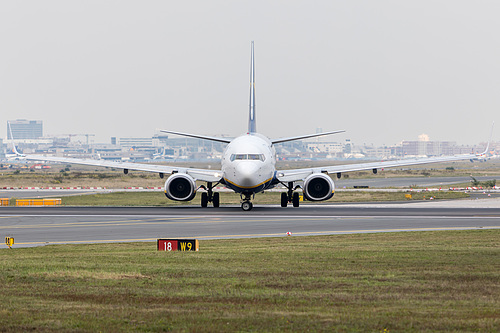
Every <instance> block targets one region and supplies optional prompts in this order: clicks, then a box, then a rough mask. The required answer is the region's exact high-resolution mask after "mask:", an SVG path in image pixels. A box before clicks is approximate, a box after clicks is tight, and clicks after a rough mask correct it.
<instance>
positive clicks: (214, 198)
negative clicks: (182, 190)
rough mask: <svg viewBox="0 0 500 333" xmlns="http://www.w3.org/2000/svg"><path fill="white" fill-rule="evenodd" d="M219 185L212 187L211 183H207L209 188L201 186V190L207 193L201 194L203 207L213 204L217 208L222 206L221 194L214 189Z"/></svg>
mask: <svg viewBox="0 0 500 333" xmlns="http://www.w3.org/2000/svg"><path fill="white" fill-rule="evenodd" d="M218 184H219V183H217V184H215V185H212V183H211V182H207V186H206V187H205V186H204V185H201V186H200V188H203V189H205V190H206V191H207V192H202V193H201V207H204V208H205V207H208V203H209V202H211V203H212V204H213V205H214V207H215V208H217V207H219V206H220V196H219V192H214V191H213V188H214V187H215V186H217V185H218Z"/></svg>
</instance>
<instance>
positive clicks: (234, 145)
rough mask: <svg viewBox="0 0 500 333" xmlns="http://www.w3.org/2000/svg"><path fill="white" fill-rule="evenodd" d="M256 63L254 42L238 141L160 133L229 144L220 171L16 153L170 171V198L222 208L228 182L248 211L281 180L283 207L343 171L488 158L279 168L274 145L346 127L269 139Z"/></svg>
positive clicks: (313, 196) (320, 189) (320, 190)
mask: <svg viewBox="0 0 500 333" xmlns="http://www.w3.org/2000/svg"><path fill="white" fill-rule="evenodd" d="M254 62H255V61H254V42H253V41H252V43H251V55H250V105H249V116H248V131H247V133H245V134H243V135H240V136H238V137H236V138H234V139H229V138H221V137H212V136H206V135H197V134H190V133H183V132H177V131H170V130H162V132H165V133H169V134H175V135H181V136H187V137H192V138H198V139H204V140H211V141H217V142H222V143H225V144H227V146H226V148H225V149H224V152H223V154H222V160H221V169H220V170H213V169H196V168H186V167H179V166H167V165H154V164H144V163H133V162H116V161H102V160H91V159H77V158H65V157H47V156H43V155H22V154H19V153H18V152H17V150H16V149H15V147H14V151H15V152H16V153H17V154H18V156H22V157H24V158H26V159H29V160H43V161H52V162H60V163H75V164H82V165H92V166H101V167H110V168H117V169H123V172H124V173H125V174H127V173H128V172H129V170H138V171H146V172H155V173H158V174H159V176H160V178H164V176H165V174H170V176H169V177H168V178H167V179H166V181H165V185H164V192H165V195H166V197H167V198H169V199H171V200H176V201H190V200H192V199H193V198H194V197H195V195H196V193H197V191H198V189H204V190H205V191H203V192H202V193H201V206H202V207H207V206H208V203H212V205H213V206H214V207H219V206H220V195H219V193H218V192H216V191H214V188H215V187H216V186H218V185H219V184H220V185H224V186H225V187H227V188H229V189H231V190H233V191H234V192H236V193H239V194H240V197H241V208H242V209H243V210H244V211H250V210H251V209H252V207H253V204H252V199H253V198H254V197H255V194H257V193H260V192H263V191H265V190H268V189H271V188H273V187H275V186H277V185H279V184H281V185H283V186H284V187H285V188H286V191H285V192H282V193H281V206H282V207H287V205H288V204H292V206H293V207H299V203H300V198H299V195H300V194H299V192H300V190H302V192H303V198H304V199H305V200H308V201H324V200H328V199H330V198H331V197H332V196H333V195H334V192H335V183H334V181H333V180H332V178H331V177H330V176H329V175H336V177H337V178H340V177H341V175H342V173H345V172H352V171H360V170H372V171H373V173H374V174H376V173H377V170H378V169H382V168H390V167H400V166H409V165H418V164H429V163H439V162H449V161H459V160H471V161H472V160H473V159H476V158H478V157H481V156H484V155H485V154H486V152H487V151H488V147H489V143H488V147H486V150H485V151H484V152H483V153H481V154H467V155H455V156H443V157H430V158H421V159H405V160H395V161H384V162H371V163H359V164H347V165H336V166H324V167H311V168H299V169H290V170H277V169H276V151H275V147H274V146H275V145H276V144H279V143H283V142H288V141H294V140H301V139H307V138H313V137H318V136H324V135H332V134H337V133H342V132H345V131H344V130H336V131H330V132H323V133H315V134H309V135H299V136H293V137H287V138H279V139H269V138H268V137H266V136H264V135H262V134H260V133H258V132H257V122H256V112H255V63H254ZM197 181H201V182H204V183H206V185H201V186H200V187H198V186H197V184H196V182H197ZM298 182H301V184H302V185H298V184H297V183H298Z"/></svg>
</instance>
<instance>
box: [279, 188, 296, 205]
mask: <svg viewBox="0 0 500 333" xmlns="http://www.w3.org/2000/svg"><path fill="white" fill-rule="evenodd" d="M283 185H285V184H283ZM285 186H286V188H287V189H288V191H287V192H282V193H281V207H286V206H288V203H292V205H293V207H299V204H300V197H299V192H296V190H297V189H299V188H300V186H299V185H297V186H295V188H294V187H293V182H289V183H288V185H285Z"/></svg>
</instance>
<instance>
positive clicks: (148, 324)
mask: <svg viewBox="0 0 500 333" xmlns="http://www.w3.org/2000/svg"><path fill="white" fill-rule="evenodd" d="M499 239H500V230H478V231H439V232H408V233H384V234H382V233H381V234H354V235H337V236H318V237H283V238H262V239H233V240H210V241H202V242H201V244H200V252H191V253H189V252H170V253H169V252H157V251H155V244H154V243H129V244H95V245H55V246H46V247H38V248H24V249H11V250H9V249H2V250H0V265H1V267H2V269H1V273H0V294H1V295H2V301H1V302H0V331H1V332H25V331H39V332H55V331H57V332H87V331H91V332H99V331H103V332H124V331H125V332H126V331H139V332H183V331H186V332H276V331H297V332H304V331H312V332H317V331H325V332H326V331H338V332H408V331H410V332H412V331H413V332H436V331H447V332H453V331H455V332H456V331H461V332H466V331H469V332H478V331H484V332H498V331H500V284H499V281H500V266H499V263H500V241H499Z"/></svg>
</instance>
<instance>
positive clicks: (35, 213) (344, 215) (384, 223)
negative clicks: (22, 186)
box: [0, 199, 500, 248]
mask: <svg viewBox="0 0 500 333" xmlns="http://www.w3.org/2000/svg"><path fill="white" fill-rule="evenodd" d="M483 201H484V203H485V204H482V202H483ZM435 203H436V204H437V205H436V204H434V203H428V204H427V203H425V204H424V205H416V204H411V203H393V204H371V203H370V204H347V205H345V204H323V205H303V206H301V207H299V208H293V207H288V208H281V207H278V206H270V205H266V206H256V207H254V209H253V210H252V211H250V212H243V211H242V210H241V208H240V207H239V206H223V207H221V208H218V209H215V208H205V209H203V208H200V207H197V206H188V207H186V206H178V207H168V208H167V207H39V208H38V207H0V236H2V237H6V236H10V237H14V239H15V244H14V248H18V247H30V246H41V245H48V244H80V243H103V242H137V241H156V239H157V238H197V239H200V240H204V239H216V238H244V237H286V233H287V232H291V233H292V235H293V236H305V235H327V234H344V233H372V232H401V231H419V230H461V229H483V228H500V200H499V199H483V200H467V201H461V202H458V204H456V203H455V204H454V205H453V204H451V205H448V206H447V205H446V203H445V204H444V206H443V204H442V203H438V202H435ZM2 240H3V238H2ZM4 246H5V245H4Z"/></svg>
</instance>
